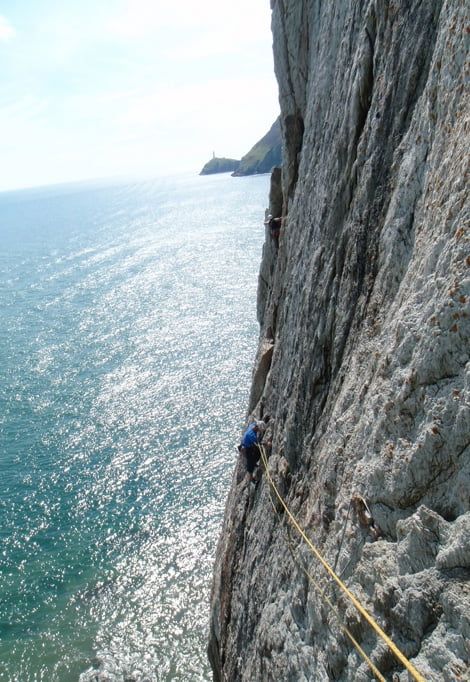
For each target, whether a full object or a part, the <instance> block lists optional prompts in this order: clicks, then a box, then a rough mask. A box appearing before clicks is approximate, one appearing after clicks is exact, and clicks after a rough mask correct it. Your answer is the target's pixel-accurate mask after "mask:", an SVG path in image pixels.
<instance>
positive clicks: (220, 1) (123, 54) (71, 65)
mask: <svg viewBox="0 0 470 682" xmlns="http://www.w3.org/2000/svg"><path fill="white" fill-rule="evenodd" d="M39 5H41V10H39ZM18 7H21V3H18ZM31 7H33V8H34V9H31V8H30V10H29V11H28V12H26V10H25V11H24V12H23V13H22V12H21V11H18V12H17V13H16V14H15V13H12V11H10V19H11V22H12V24H13V25H15V26H21V32H19V33H18V35H17V36H16V40H15V49H14V50H13V49H11V50H10V49H9V53H10V55H11V58H10V55H9V60H8V61H7V63H6V65H5V67H6V71H5V73H3V74H2V81H3V82H2V92H1V93H0V153H1V155H2V168H1V169H0V189H1V188H4V187H11V186H15V185H16V186H24V185H25V184H45V183H46V182H56V181H65V180H68V179H76V178H86V177H99V176H110V175H116V174H119V173H127V172H131V173H139V172H140V171H143V172H145V173H157V174H160V173H166V172H178V171H180V170H187V169H191V168H192V169H194V170H195V171H197V170H198V169H199V168H200V167H201V166H202V164H203V163H204V162H205V161H206V160H207V159H208V157H209V156H210V154H211V153H212V150H213V149H215V150H216V151H217V153H218V154H220V155H224V156H231V157H240V156H241V155H242V154H244V153H245V152H246V151H247V150H248V149H249V148H250V147H251V145H252V144H254V143H255V142H256V140H257V139H259V138H260V137H261V136H262V135H264V134H265V133H266V131H267V130H268V128H269V126H270V125H271V124H272V122H273V121H274V119H275V118H276V116H277V115H278V110H279V105H278V101H277V87H276V84H275V79H274V73H273V66H272V61H271V34H270V30H269V25H270V10H269V3H268V2H267V0H256V1H255V2H253V0H237V2H236V3H234V2H233V0H197V2H195V1H194V0H178V2H174V3H171V2H162V1H160V0H107V1H106V2H105V3H98V7H97V8H96V9H93V8H94V7H95V4H93V3H92V2H91V0H82V2H81V3H78V4H77V3H72V5H70V4H69V3H61V5H60V11H58V6H57V5H56V3H55V2H53V0H44V2H43V3H38V4H37V7H38V9H36V3H33V4H32V6H31ZM91 10H93V12H92V11H91ZM91 14H93V21H92V22H90V16H91ZM45 17H46V18H45ZM38 26H39V29H38ZM14 35H15V31H14V29H13V28H12V26H11V25H10V23H9V21H7V20H6V19H4V18H3V17H1V16H0V43H1V41H2V40H7V39H8V38H11V37H13V36H14ZM27 93H29V94H27Z"/></svg>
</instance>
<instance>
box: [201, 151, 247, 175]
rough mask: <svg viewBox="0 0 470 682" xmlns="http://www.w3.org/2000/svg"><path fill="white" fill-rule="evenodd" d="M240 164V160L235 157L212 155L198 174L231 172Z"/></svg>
mask: <svg viewBox="0 0 470 682" xmlns="http://www.w3.org/2000/svg"><path fill="white" fill-rule="evenodd" d="M239 165H240V161H239V160H237V159H226V158H224V157H219V156H213V157H212V159H211V160H210V161H208V162H207V163H206V164H205V165H204V167H203V169H202V171H201V172H200V173H199V175H213V174H214V173H232V171H235V170H236V169H237V168H238V167H239Z"/></svg>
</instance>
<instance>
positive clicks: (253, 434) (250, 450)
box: [239, 417, 269, 483]
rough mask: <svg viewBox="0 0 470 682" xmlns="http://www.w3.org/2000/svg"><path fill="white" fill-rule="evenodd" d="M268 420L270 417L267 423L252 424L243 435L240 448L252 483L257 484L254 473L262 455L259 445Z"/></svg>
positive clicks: (255, 422)
mask: <svg viewBox="0 0 470 682" xmlns="http://www.w3.org/2000/svg"><path fill="white" fill-rule="evenodd" d="M268 420H269V417H268V418H266V417H265V421H254V422H251V424H249V426H248V428H247V430H246V431H245V433H244V434H243V438H242V442H241V444H240V447H239V450H240V452H241V453H242V454H244V455H245V459H246V470H247V472H248V474H249V478H250V481H251V482H252V483H255V477H254V471H255V467H256V466H257V464H258V461H259V458H260V455H261V453H260V449H259V444H260V443H261V441H262V440H263V434H264V432H265V431H266V422H267V421H268Z"/></svg>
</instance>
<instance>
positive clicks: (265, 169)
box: [232, 118, 282, 177]
mask: <svg viewBox="0 0 470 682" xmlns="http://www.w3.org/2000/svg"><path fill="white" fill-rule="evenodd" d="M281 162H282V139H281V123H280V120H279V118H278V119H276V121H274V123H273V125H272V126H271V128H270V129H269V130H268V132H267V133H266V135H265V136H264V137H262V138H261V140H259V142H257V143H256V144H255V145H254V146H253V147H252V148H251V149H250V151H249V152H248V153H247V154H245V156H244V157H243V158H242V160H241V161H240V164H239V166H238V168H237V169H236V170H235V172H234V173H233V174H232V175H234V176H237V177H238V176H241V175H255V174H256V173H270V172H271V170H272V169H273V167H274V166H280V165H281Z"/></svg>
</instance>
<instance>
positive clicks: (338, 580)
mask: <svg viewBox="0 0 470 682" xmlns="http://www.w3.org/2000/svg"><path fill="white" fill-rule="evenodd" d="M258 447H259V450H260V453H261V459H262V462H263V467H264V470H265V472H266V477H267V479H268V481H269V484H270V486H271V488H272V489H273V491H274V493H275V495H276V497H277V499H278V500H279V502H280V503H281V505H282V507H283V508H284V510H285V512H286V514H287V516H288V517H289V520H290V522H291V523H292V525H293V526H294V528H295V529H296V530H297V532H298V533H299V535H300V536H301V537H302V539H303V540H304V541H305V543H306V544H307V546H308V547H309V549H310V550H311V551H312V553H313V554H314V556H315V557H316V558H317V559H318V561H319V562H320V563H321V564H322V566H323V568H324V569H325V570H326V571H327V573H328V574H329V575H330V576H331V577H332V578H333V580H334V581H335V582H336V583H337V585H339V587H340V588H341V590H342V591H343V592H344V594H346V595H347V597H349V599H350V601H351V602H352V603H353V604H354V606H355V607H356V609H357V611H359V613H360V614H361V615H362V616H363V618H365V620H366V621H367V622H368V623H369V625H370V626H371V627H372V628H373V629H374V630H375V632H376V634H377V635H378V636H379V637H380V638H381V639H382V640H383V641H384V642H385V643H386V644H387V646H388V648H389V649H390V651H391V652H392V653H393V654H394V656H395V657H396V658H397V659H398V660H399V661H400V663H401V664H402V665H403V666H404V667H405V668H406V669H407V670H408V672H409V673H410V675H411V676H412V678H413V679H414V680H416V682H426V680H425V678H424V677H423V676H422V675H421V673H420V672H419V671H418V670H417V669H416V668H415V666H414V665H413V664H412V663H411V661H409V660H408V659H407V658H406V656H405V655H404V654H403V653H402V652H401V651H400V649H399V648H398V647H397V645H396V644H395V643H394V642H393V641H392V640H391V639H390V637H389V636H388V635H387V634H386V633H385V632H384V631H383V630H382V628H381V627H380V625H379V624H378V623H377V622H376V620H375V619H374V618H373V617H372V616H371V615H370V613H369V612H368V611H367V610H366V609H365V608H364V607H363V606H362V604H361V603H360V602H359V600H358V599H357V597H355V596H354V594H353V593H352V592H351V590H349V588H348V587H346V585H345V584H344V583H343V581H342V580H341V578H340V577H339V576H338V575H337V574H336V573H335V571H334V570H333V569H332V568H331V566H330V565H329V563H328V562H327V561H326V559H324V558H323V556H322V554H321V553H320V551H319V550H318V549H317V548H316V547H315V545H314V544H313V542H312V541H311V540H310V539H309V538H308V536H307V535H306V534H305V532H304V531H303V530H302V528H301V527H300V525H299V523H298V521H297V519H296V518H295V517H294V515H293V514H292V512H291V511H290V509H289V508H288V506H287V505H286V503H285V502H284V499H283V498H282V496H281V494H280V492H279V490H278V489H277V486H276V484H275V483H274V481H273V479H272V477H271V474H270V473H269V470H268V458H267V456H266V451H265V449H264V447H263V446H262V445H259V446H258ZM271 502H272V500H271ZM346 634H347V633H346ZM348 636H349V635H348ZM351 641H352V640H351ZM356 648H357V647H356ZM358 650H359V649H358ZM361 655H362V654H361ZM366 660H367V659H366ZM371 663H372V661H371ZM372 665H373V664H372ZM379 674H380V673H379ZM379 679H380V678H379ZM382 679H383V678H382Z"/></svg>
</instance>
